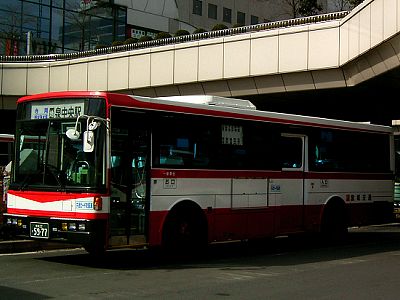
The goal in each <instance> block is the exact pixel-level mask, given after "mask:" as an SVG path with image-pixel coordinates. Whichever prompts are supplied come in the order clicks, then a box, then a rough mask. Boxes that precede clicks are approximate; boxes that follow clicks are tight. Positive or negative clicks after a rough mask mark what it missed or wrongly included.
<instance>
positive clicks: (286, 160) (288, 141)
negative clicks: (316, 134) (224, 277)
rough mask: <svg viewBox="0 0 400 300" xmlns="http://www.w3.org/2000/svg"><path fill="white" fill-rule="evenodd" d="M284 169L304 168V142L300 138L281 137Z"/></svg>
mask: <svg viewBox="0 0 400 300" xmlns="http://www.w3.org/2000/svg"><path fill="white" fill-rule="evenodd" d="M281 159H282V168H291V169H298V168H301V167H302V166H303V140H302V139H301V138H299V137H285V136H282V137H281Z"/></svg>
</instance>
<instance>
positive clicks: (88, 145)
mask: <svg viewBox="0 0 400 300" xmlns="http://www.w3.org/2000/svg"><path fill="white" fill-rule="evenodd" d="M93 150H94V133H93V131H90V130H89V131H85V132H83V152H93Z"/></svg>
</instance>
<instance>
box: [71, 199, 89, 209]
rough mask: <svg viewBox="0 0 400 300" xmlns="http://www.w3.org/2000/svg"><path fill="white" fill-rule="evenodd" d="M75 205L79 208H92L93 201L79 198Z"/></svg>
mask: <svg viewBox="0 0 400 300" xmlns="http://www.w3.org/2000/svg"><path fill="white" fill-rule="evenodd" d="M75 207H76V209H79V210H92V209H93V202H92V201H90V200H79V201H76V202H75Z"/></svg>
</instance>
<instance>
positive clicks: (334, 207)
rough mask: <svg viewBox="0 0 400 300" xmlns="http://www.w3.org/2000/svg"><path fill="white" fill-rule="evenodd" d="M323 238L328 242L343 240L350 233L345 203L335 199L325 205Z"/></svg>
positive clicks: (322, 227)
mask: <svg viewBox="0 0 400 300" xmlns="http://www.w3.org/2000/svg"><path fill="white" fill-rule="evenodd" d="M321 233H322V238H323V240H324V241H325V242H328V243H338V242H343V241H344V240H345V239H346V236H347V233H348V227H347V214H346V207H345V204H344V203H341V202H339V201H335V202H332V203H328V204H327V205H326V207H325V210H324V214H323V218H322V224H321Z"/></svg>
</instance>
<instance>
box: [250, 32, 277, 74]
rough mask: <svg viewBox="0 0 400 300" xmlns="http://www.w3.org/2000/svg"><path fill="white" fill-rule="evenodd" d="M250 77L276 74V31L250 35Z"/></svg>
mask: <svg viewBox="0 0 400 300" xmlns="http://www.w3.org/2000/svg"><path fill="white" fill-rule="evenodd" d="M251 37H252V39H251V47H250V49H251V53H250V55H251V57H250V75H253V76H258V75H266V74H276V73H278V67H279V65H278V62H279V59H278V41H279V39H278V30H274V31H272V32H271V31H266V32H262V33H254V34H252V35H251Z"/></svg>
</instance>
